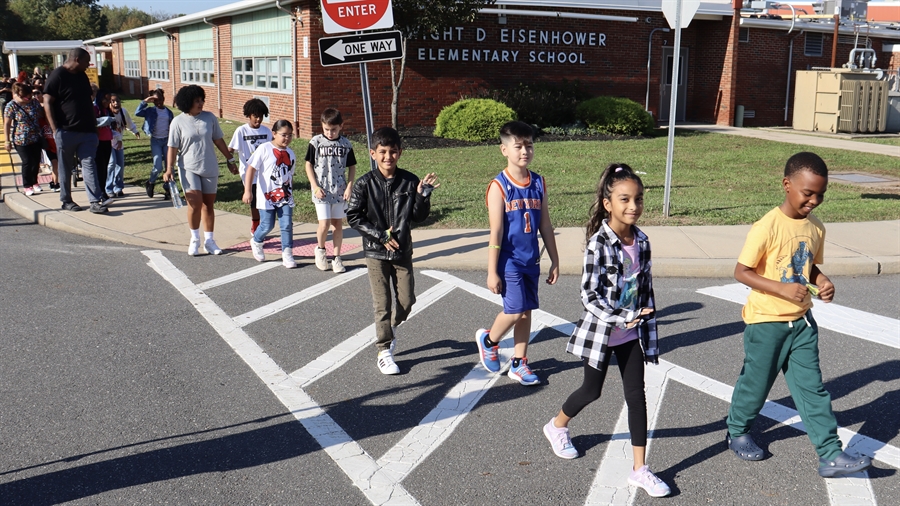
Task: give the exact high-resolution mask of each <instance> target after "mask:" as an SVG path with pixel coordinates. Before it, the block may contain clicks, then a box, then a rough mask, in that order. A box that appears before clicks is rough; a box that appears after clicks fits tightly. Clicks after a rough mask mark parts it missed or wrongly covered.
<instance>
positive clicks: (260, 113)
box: [244, 98, 269, 118]
mask: <svg viewBox="0 0 900 506" xmlns="http://www.w3.org/2000/svg"><path fill="white" fill-rule="evenodd" d="M268 115H269V108H268V107H266V103H265V102H263V101H262V100H260V99H258V98H251V99H250V100H248V101H246V102H245V103H244V117H245V118H249V117H250V116H256V117H257V118H265V117H266V116H268Z"/></svg>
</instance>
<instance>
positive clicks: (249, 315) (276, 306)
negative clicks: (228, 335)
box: [234, 269, 366, 327]
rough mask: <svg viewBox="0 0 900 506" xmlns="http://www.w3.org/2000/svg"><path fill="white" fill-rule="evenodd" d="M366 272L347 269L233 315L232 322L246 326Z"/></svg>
mask: <svg viewBox="0 0 900 506" xmlns="http://www.w3.org/2000/svg"><path fill="white" fill-rule="evenodd" d="M364 274H366V270H365V269H352V270H348V271H347V272H345V273H344V274H340V275H337V276H335V277H333V278H331V279H329V280H327V281H323V282H321V283H318V284H315V285H313V286H311V287H309V288H306V289H304V290H301V291H299V292H297V293H294V294H291V295H288V296H287V297H284V298H283V299H279V300H276V301H275V302H272V303H270V304H266V305H265V306H262V307H258V308H256V309H254V310H252V311H248V312H246V313H244V314H242V315H238V316H235V317H234V322H235V323H236V324H237V325H238V326H239V327H246V326H247V325H250V324H251V323H253V322H256V321H259V320H262V319H263V318H266V317H268V316H272V315H276V314H278V313H279V312H281V311H284V310H285V309H287V308H289V307H293V306H296V305H297V304H300V303H301V302H304V301H306V300H309V299H311V298H313V297H316V296H318V295H322V294H323V293H326V292H328V291H329V290H331V289H333V288H337V287H339V286H341V285H343V284H344V283H349V282H350V281H353V280H354V279H356V278H358V277H360V276H362V275H364Z"/></svg>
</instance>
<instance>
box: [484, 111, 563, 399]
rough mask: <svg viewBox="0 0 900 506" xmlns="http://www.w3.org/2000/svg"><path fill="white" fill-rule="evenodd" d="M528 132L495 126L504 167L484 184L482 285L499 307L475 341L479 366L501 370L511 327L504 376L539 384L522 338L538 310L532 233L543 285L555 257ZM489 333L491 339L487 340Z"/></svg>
mask: <svg viewBox="0 0 900 506" xmlns="http://www.w3.org/2000/svg"><path fill="white" fill-rule="evenodd" d="M533 139H534V131H533V130H532V128H531V127H530V126H529V125H528V124H527V123H523V122H521V121H510V122H509V123H506V124H505V125H503V126H502V127H501V128H500V152H501V153H503V156H504V157H506V161H507V164H506V168H505V169H504V170H503V171H502V172H500V174H498V175H497V177H495V178H494V179H493V180H492V181H491V182H490V184H489V185H488V190H487V206H488V216H489V219H490V224H491V235H490V242H489V243H488V274H487V287H488V289H489V290H490V291H491V292H493V293H498V294H500V295H501V297H503V311H502V312H501V313H500V314H498V315H497V318H495V319H494V324H493V325H492V326H491V328H490V330H488V329H478V331H477V332H475V341H476V342H477V343H478V353H479V355H480V358H481V363H482V364H483V365H484V367H485V369H487V370H488V371H490V372H493V373H499V372H500V370H501V365H500V357H499V355H498V351H499V342H500V340H501V339H502V338H503V336H504V335H505V334H506V333H507V332H509V329H510V328H513V342H514V343H515V350H514V353H513V357H512V359H511V360H510V363H509V373H508V376H509V377H510V378H511V379H514V380H516V381H518V382H519V383H521V384H523V385H526V386H531V385H537V384H538V383H540V382H541V380H540V378H538V376H537V375H536V374H534V373H533V372H532V371H531V368H530V367H528V358H527V354H526V352H527V351H528V338H529V336H530V334H531V311H532V310H533V309H537V308H538V280H539V278H540V275H541V266H540V256H541V252H540V249H539V248H538V240H537V233H538V232H540V233H541V238H542V239H543V240H544V245H545V246H546V247H547V254H548V255H550V273H549V275H548V276H547V284H550V285H552V284H555V283H556V280H557V279H558V278H559V255H558V253H557V251H556V238H555V237H554V236H553V225H552V224H551V223H550V211H549V209H548V208H547V199H546V195H545V193H546V188H545V186H544V178H542V177H541V176H539V175H537V174H535V173H534V172H532V171H530V170H529V169H528V164H529V163H531V160H532V158H534V141H533ZM492 336H493V338H492Z"/></svg>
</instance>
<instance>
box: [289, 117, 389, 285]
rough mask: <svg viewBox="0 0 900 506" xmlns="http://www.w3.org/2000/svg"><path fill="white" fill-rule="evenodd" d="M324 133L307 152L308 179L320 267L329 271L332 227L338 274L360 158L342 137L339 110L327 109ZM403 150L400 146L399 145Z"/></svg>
mask: <svg viewBox="0 0 900 506" xmlns="http://www.w3.org/2000/svg"><path fill="white" fill-rule="evenodd" d="M321 120H322V133H321V134H319V135H316V136H315V137H313V138H312V139H310V141H309V149H307V151H306V177H308V178H309V186H310V189H311V190H312V201H313V204H315V205H316V216H317V217H318V219H319V228H318V229H317V230H316V240H317V241H318V247H317V248H316V267H318V268H319V269H321V270H323V271H324V270H328V259H327V258H326V256H325V239H326V238H327V237H328V228H329V226H330V227H331V228H332V229H333V231H332V233H331V243H332V244H333V245H334V260H333V261H332V263H331V266H332V269H333V270H334V272H344V271H345V270H346V269H345V268H344V263H343V262H342V261H341V244H342V242H343V238H344V230H343V226H344V225H343V219H344V216H345V211H344V209H345V205H346V204H345V203H346V202H347V201H348V200H350V192H351V189H352V187H353V181H354V180H355V179H356V156H355V155H354V154H353V146H352V145H351V144H350V141H349V140H348V139H347V138H346V137H344V136H343V135H341V128H343V125H344V118H343V117H342V116H341V112H340V111H338V110H337V109H330V108H329V109H325V111H324V112H323V113H322V118H321ZM398 147H399V146H398ZM348 168H349V176H350V177H349V179H345V178H344V170H345V169H348Z"/></svg>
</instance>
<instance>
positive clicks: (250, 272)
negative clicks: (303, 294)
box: [197, 262, 281, 290]
mask: <svg viewBox="0 0 900 506" xmlns="http://www.w3.org/2000/svg"><path fill="white" fill-rule="evenodd" d="M275 267H281V264H280V263H278V262H263V263H261V264H259V265H254V266H253V267H251V268H249V269H244V270H242V271H237V272H234V273H232V274H228V275H227V276H222V277H220V278H216V279H211V280H209V281H204V282H203V283H200V284H198V285H197V288H199V289H201V290H209V289H210V288H215V287H217V286H222V285H227V284H228V283H233V282H235V281H240V280H242V279H244V278H249V277H250V276H254V275H256V274H259V273H260V272H265V271H267V270H269V269H274V268H275Z"/></svg>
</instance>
